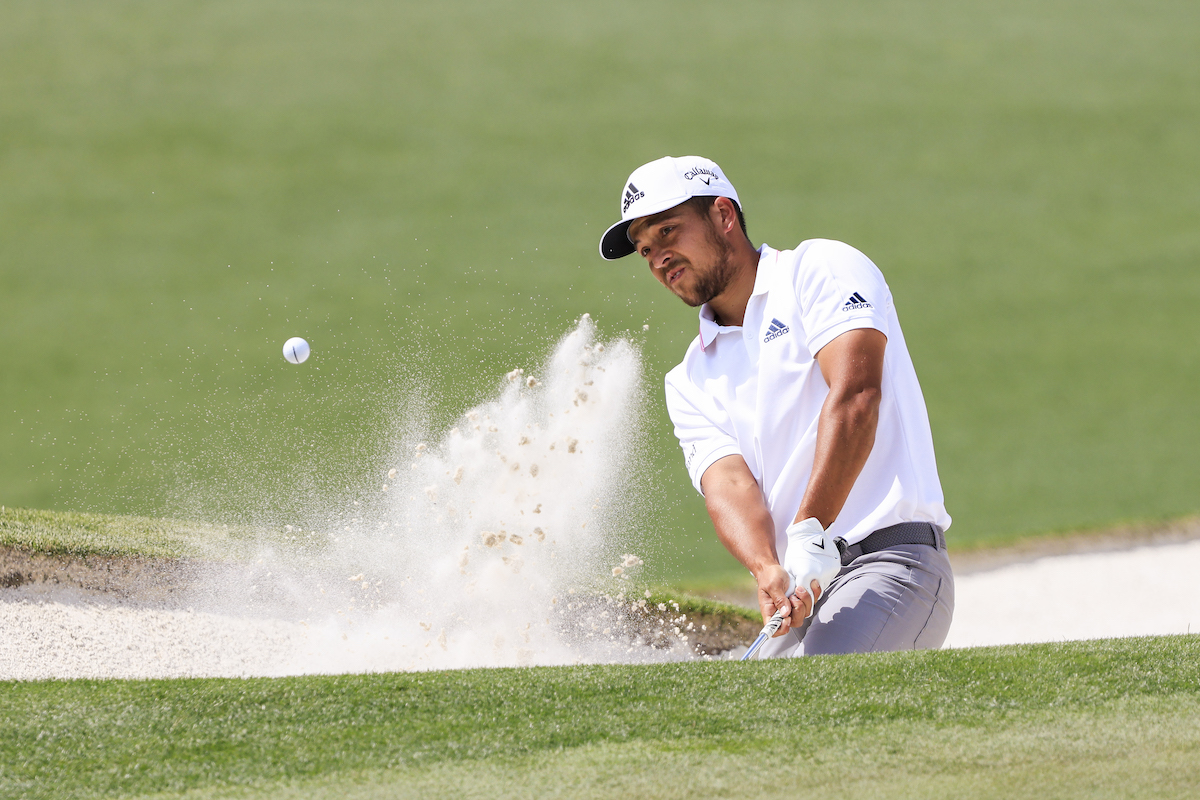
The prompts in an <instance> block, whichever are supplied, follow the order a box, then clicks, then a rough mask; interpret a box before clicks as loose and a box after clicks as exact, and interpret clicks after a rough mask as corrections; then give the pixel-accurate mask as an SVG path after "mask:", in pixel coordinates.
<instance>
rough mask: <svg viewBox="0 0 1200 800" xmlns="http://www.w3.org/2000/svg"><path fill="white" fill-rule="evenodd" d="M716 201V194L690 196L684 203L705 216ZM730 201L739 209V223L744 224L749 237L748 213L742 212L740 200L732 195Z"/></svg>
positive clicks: (743, 232) (743, 230)
mask: <svg viewBox="0 0 1200 800" xmlns="http://www.w3.org/2000/svg"><path fill="white" fill-rule="evenodd" d="M715 202H717V198H716V197H715V196H714V197H703V196H702V197H690V198H688V199H687V200H684V201H683V203H682V205H685V206H689V207H691V209H692V210H693V211H695V212H696V213H697V214H700V215H701V216H704V215H705V214H707V213H708V210H709V209H710V208H712V206H713V203H715ZM729 202H731V203H733V208H734V210H735V211H737V218H738V224H739V225H741V226H742V234H743V235H744V236H745V237H746V238H747V239H749V238H750V234H748V233H746V215H745V214H743V213H742V207H741V206H740V205H738V201H737V200H734V199H733V198H732V197H730V198H729Z"/></svg>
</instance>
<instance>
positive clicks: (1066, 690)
mask: <svg viewBox="0 0 1200 800" xmlns="http://www.w3.org/2000/svg"><path fill="white" fill-rule="evenodd" d="M1198 687H1200V639H1197V637H1195V636H1191V637H1166V638H1157V639H1130V640H1119V641H1107V642H1093V643H1066V644H1058V645H1033V646H1021V647H1005V648H996V649H986V650H972V651H945V652H909V653H898V654H887V655H873V656H845V657H821V658H812V659H802V660H796V661H788V662H761V663H749V664H739V663H729V662H726V663H691V664H671V665H660V666H651V667H635V666H595V667H577V668H539V669H527V670H470V671H465V672H441V673H419V674H398V675H363V676H336V677H305V678H286V679H251V680H183V681H145V682H143V681H69V682H43V683H7V684H3V685H2V691H0V719H4V720H5V722H4V723H3V725H2V727H0V794H2V795H3V796H6V797H9V796H22V797H28V798H41V797H47V798H49V797H80V798H83V797H100V796H114V795H119V796H125V797H133V796H138V797H140V796H157V797H179V796H184V797H189V798H201V797H205V798H207V797H353V798H366V797H410V796H413V797H415V796H437V797H449V796H458V797H462V796H465V797H483V796H489V797H496V796H502V797H534V796H551V797H612V796H614V794H615V793H617V792H627V793H629V794H631V795H632V796H640V797H672V798H673V797H679V798H684V797H743V796H754V797H793V796H795V793H796V792H797V790H798V789H799V788H802V789H803V790H804V791H805V792H808V793H812V794H818V793H820V794H824V793H829V792H838V793H842V794H845V795H846V796H854V797H875V796H881V797H882V796H888V797H914V798H916V797H963V796H971V797H1007V796H1011V794H1012V793H1016V792H1020V793H1027V792H1029V791H1037V792H1038V793H1039V794H1041V795H1044V796H1051V797H1081V798H1082V797H1089V798H1091V797H1097V798H1098V797H1115V796H1120V797H1179V798H1182V797H1186V796H1189V792H1192V791H1194V788H1195V786H1196V785H1197V782H1198V781H1200V689H1198Z"/></svg>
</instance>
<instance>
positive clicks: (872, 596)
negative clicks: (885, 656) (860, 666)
mask: <svg viewBox="0 0 1200 800" xmlns="http://www.w3.org/2000/svg"><path fill="white" fill-rule="evenodd" d="M953 615H954V573H953V572H952V571H951V569H950V559H949V557H948V556H947V555H946V551H945V550H941V549H937V548H934V547H931V546H929V545H924V544H910V545H899V546H897V547H892V548H889V549H887V550H880V551H879V552H877V553H868V554H866V555H862V556H859V557H858V558H856V559H855V560H854V561H853V562H851V563H850V564H849V565H848V566H845V567H842V571H841V572H839V573H838V576H837V577H836V578H834V580H833V583H831V584H829V589H828V590H827V591H826V592H825V594H823V595H822V596H821V599H820V600H818V601H817V607H816V610H815V611H814V612H813V615H812V616H811V617H809V618H808V619H807V620H806V621H805V623H804V625H803V627H801V628H799V629H797V628H793V629H792V630H790V631H788V632H787V633H785V634H784V635H783V636H777V637H775V638H774V639H771V640H770V641H768V642H767V643H766V644H764V645H763V646H762V649H761V650H759V654H758V658H782V657H788V656H811V655H825V654H831V653H872V652H882V651H886V650H923V649H929V648H937V647H941V645H942V642H944V641H945V640H946V634H947V633H948V632H949V631H950V619H951V617H952V616H953Z"/></svg>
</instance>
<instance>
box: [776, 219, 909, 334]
mask: <svg viewBox="0 0 1200 800" xmlns="http://www.w3.org/2000/svg"><path fill="white" fill-rule="evenodd" d="M795 280H796V297H797V299H798V300H799V303H800V314H801V317H802V319H803V323H804V331H805V336H806V337H807V345H808V350H809V352H810V353H817V352H819V351H820V350H821V348H823V347H824V346H825V345H827V344H829V343H830V342H832V341H833V340H834V339H836V338H837V337H838V336H841V335H842V334H843V333H846V332H847V331H852V330H856V329H859V328H874V329H876V330H878V331H882V332H883V335H884V336H887V335H888V311H889V309H890V308H891V305H892V293H891V290H890V289H889V288H888V285H887V282H886V281H885V280H884V279H883V273H881V272H880V271H879V268H878V267H876V266H875V264H873V263H872V262H871V259H869V258H867V257H866V256H865V255H863V254H862V253H860V252H859V251H858V250H855V249H854V248H853V247H851V246H850V245H848V244H843V243H842V242H835V241H832V240H829V239H815V240H813V241H812V242H810V243H808V246H807V247H806V248H804V252H803V254H802V255H801V256H800V263H799V265H798V269H797V270H796V279H795Z"/></svg>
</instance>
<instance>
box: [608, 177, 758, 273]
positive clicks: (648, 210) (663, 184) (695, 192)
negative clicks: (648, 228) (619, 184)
mask: <svg viewBox="0 0 1200 800" xmlns="http://www.w3.org/2000/svg"><path fill="white" fill-rule="evenodd" d="M693 197H728V198H729V199H730V200H732V201H733V202H735V203H737V204H738V206H739V207H740V206H741V201H740V200H738V196H737V191H736V190H735V189H734V188H733V184H732V183H730V182H729V180H728V179H727V178H726V177H725V173H724V172H722V171H721V168H720V167H718V166H717V165H716V164H715V163H713V162H712V161H709V160H708V159H707V158H701V157H700V156H681V157H679V158H673V157H671V156H667V157H666V158H660V159H658V160H657V161H651V162H650V163H649V164H643V165H642V166H640V167H638V168H637V169H635V170H634V171H633V174H632V175H630V176H629V180H627V181H625V186H624V188H623V189H622V190H621V221H620V222H618V223H617V224H616V225H613V226H612V227H611V228H609V229H608V230H607V231H605V232H604V236H602V237H601V238H600V255H602V256H604V258H606V259H608V260H609V261H614V260H616V259H618V258H623V257H625V256H627V255H629V254H630V253H632V252H633V242H631V241H629V225H630V223H632V222H633V221H634V220H635V219H638V218H640V217H648V216H650V215H651V214H657V213H658V212H660V211H666V210H667V209H668V208H674V207H675V206H677V205H679V204H680V203H682V202H684V201H685V200H690V199H691V198H693Z"/></svg>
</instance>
